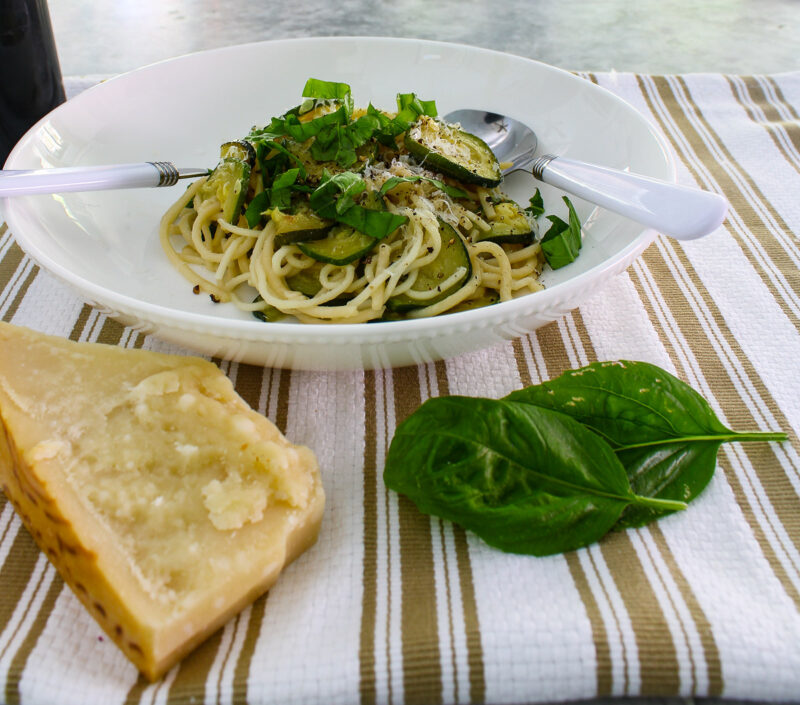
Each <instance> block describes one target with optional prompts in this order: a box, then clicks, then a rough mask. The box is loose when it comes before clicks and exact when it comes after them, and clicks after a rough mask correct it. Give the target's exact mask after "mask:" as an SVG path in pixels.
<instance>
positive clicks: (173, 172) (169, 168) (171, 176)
mask: <svg viewBox="0 0 800 705" xmlns="http://www.w3.org/2000/svg"><path fill="white" fill-rule="evenodd" d="M147 163H148V164H151V165H152V166H154V167H155V168H156V169H157V170H158V175H159V180H158V183H157V184H156V186H174V185H175V184H177V183H178V179H179V178H180V174H179V173H178V170H177V169H176V168H175V165H174V164H173V163H172V162H147Z"/></svg>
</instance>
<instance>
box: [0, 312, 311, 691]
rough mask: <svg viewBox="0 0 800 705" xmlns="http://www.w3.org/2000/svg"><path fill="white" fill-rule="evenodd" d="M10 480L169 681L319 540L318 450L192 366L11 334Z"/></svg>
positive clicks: (135, 649) (1, 333)
mask: <svg viewBox="0 0 800 705" xmlns="http://www.w3.org/2000/svg"><path fill="white" fill-rule="evenodd" d="M0 482H2V488H3V491H4V492H5V494H6V496H7V498H8V499H9V500H10V501H11V502H12V504H13V505H14V507H15V508H16V510H17V512H18V513H19V515H20V517H21V518H22V520H23V522H24V523H25V525H26V526H27V528H28V530H29V531H30V532H31V534H32V535H33V537H34V538H35V540H36V542H37V543H38V545H39V546H40V548H41V549H42V550H43V551H44V552H45V553H46V554H47V556H48V557H49V559H50V560H51V561H52V563H53V564H54V565H55V567H56V568H57V569H58V571H59V573H60V574H61V576H62V577H63V578H64V580H65V582H66V583H68V584H69V586H70V587H71V588H72V590H73V591H74V592H75V594H76V595H77V597H78V599H80V601H81V602H82V603H83V604H84V605H85V607H86V608H87V609H88V610H89V612H90V613H91V614H92V615H93V616H94V618H95V619H96V620H97V622H98V623H99V624H100V626H101V627H102V628H103V629H104V630H105V632H106V633H107V634H108V635H109V637H111V638H112V639H113V640H114V641H115V642H116V644H117V645H118V646H119V647H120V649H122V651H123V652H124V653H125V654H126V655H127V656H128V658H129V659H130V660H131V661H132V662H133V663H134V664H135V665H136V666H137V667H138V668H139V670H141V671H142V673H143V674H144V675H145V676H146V677H147V678H149V679H151V680H155V679H156V678H158V677H159V676H160V675H162V674H163V673H164V672H166V671H167V670H168V669H169V668H170V667H171V666H172V665H173V664H175V663H176V662H177V661H178V660H179V659H180V658H182V657H183V656H184V655H185V654H187V653H188V652H189V651H190V650H191V649H192V648H194V647H195V646H197V645H198V644H199V643H200V642H201V641H203V640H204V639H205V638H206V637H207V636H209V635H210V634H211V633H212V632H214V631H215V630H216V629H217V628H219V627H220V626H221V625H222V624H224V623H225V622H226V621H227V620H228V619H229V618H230V617H231V616H233V615H234V614H236V613H237V612H238V611H240V610H241V609H242V608H244V607H245V606H246V605H247V604H249V603H250V602H252V601H253V600H254V599H255V598H256V597H258V596H259V595H261V594H262V593H264V592H265V591H266V590H267V589H269V587H270V586H271V585H272V584H273V583H274V582H275V580H276V579H277V577H278V574H279V573H280V572H281V570H282V569H283V567H284V566H285V565H286V564H287V563H289V562H290V561H292V560H293V559H294V558H296V557H297V556H298V555H299V554H300V553H302V552H303V551H304V550H305V549H307V548H309V547H310V546H311V545H312V544H313V543H314V541H315V540H316V537H317V533H318V530H319V525H320V521H321V518H322V511H323V506H324V502H325V497H324V493H323V488H322V484H321V480H320V475H319V470H318V467H317V462H316V459H315V457H314V455H313V453H312V452H311V451H310V450H309V449H307V448H304V447H301V446H295V445H292V444H291V443H289V442H288V441H287V440H286V439H285V438H284V437H283V435H282V434H281V433H280V431H279V430H278V429H277V428H276V427H275V426H274V425H273V424H272V423H270V422H269V421H268V420H267V419H266V418H264V417H263V416H261V415H260V414H258V413H256V412H255V411H253V410H252V409H250V408H249V407H248V406H247V404H246V403H245V402H244V401H243V400H242V399H241V398H240V397H239V396H238V395H237V394H236V392H235V391H234V389H233V387H232V385H231V383H230V381H229V380H228V378H227V377H226V376H225V375H223V374H222V373H221V372H220V370H219V369H218V368H217V367H216V366H215V365H213V364H212V363H210V362H207V361H205V360H202V359H200V358H194V357H181V356H176V355H164V354H159V353H154V352H149V351H144V350H128V349H123V348H118V347H113V346H108V345H101V344H95V343H74V342H70V341H67V340H63V339H61V338H56V337H51V336H46V335H43V334H41V333H36V332H34V331H31V330H28V329H25V328H20V327H16V326H13V325H10V324H7V323H0Z"/></svg>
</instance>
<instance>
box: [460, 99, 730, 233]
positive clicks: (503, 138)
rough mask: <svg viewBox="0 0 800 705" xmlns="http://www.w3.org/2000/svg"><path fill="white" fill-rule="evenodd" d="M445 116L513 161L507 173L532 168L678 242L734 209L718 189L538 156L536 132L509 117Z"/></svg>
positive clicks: (474, 113)
mask: <svg viewBox="0 0 800 705" xmlns="http://www.w3.org/2000/svg"><path fill="white" fill-rule="evenodd" d="M444 119H445V120H446V121H447V122H458V123H461V128H462V129H463V130H464V131H465V132H470V133H472V134H473V135H476V136H477V137H480V138H481V139H482V140H483V141H484V142H486V144H488V145H489V147H491V148H492V151H493V152H494V153H495V155H496V156H497V159H498V161H500V163H501V164H502V163H510V164H511V166H509V167H508V168H506V169H504V170H503V173H509V172H512V171H517V170H519V169H525V168H526V167H530V169H531V172H532V173H533V175H534V176H535V177H536V178H537V179H539V180H540V181H543V182H544V183H546V184H550V185H551V186H555V187H556V188H560V189H562V190H563V191H567V192H568V193H571V194H574V195H575V196H579V197H580V198H583V199H585V200H587V201H589V202H591V203H595V204H597V205H598V206H602V207H603V208H607V209H608V210H610V211H614V212H615V213H619V214H620V215H623V216H625V217H626V218H630V219H631V220H635V221H636V222H637V223H641V224H642V225H647V226H648V227H651V228H654V229H655V230H657V231H658V232H660V233H663V234H664V235H669V236H670V237H673V238H676V239H677V240H693V239H695V238H698V237H703V235H707V234H708V233H710V232H713V231H714V230H716V229H717V228H718V227H719V226H720V224H721V223H722V221H723V220H725V215H726V213H727V212H728V202H727V201H726V200H725V199H724V198H723V197H722V196H720V195H718V194H716V193H711V192H709V191H702V190H700V189H695V188H689V187H687V186H680V185H678V184H674V183H670V182H667V181H661V180H659V179H653V178H650V177H648V176H640V175H637V174H631V173H629V172H626V171H619V170H616V169H609V168H607V167H602V166H596V165H593V164H587V163H585V162H579V161H575V160H572V159H565V158H563V157H558V156H555V155H553V154H544V155H541V156H539V157H536V156H535V152H536V146H537V142H538V140H537V138H536V134H535V133H534V132H533V130H531V129H530V128H529V127H527V126H526V125H523V124H522V123H520V122H519V121H517V120H514V119H512V118H509V117H506V116H505V115H499V114H497V113H490V112H486V111H484V110H456V111H455V112H452V113H448V114H447V115H446V116H445V118H444Z"/></svg>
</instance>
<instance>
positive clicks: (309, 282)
mask: <svg viewBox="0 0 800 705" xmlns="http://www.w3.org/2000/svg"><path fill="white" fill-rule="evenodd" d="M323 266H324V265H323V264H322V262H315V263H314V264H312V265H311V266H310V267H307V268H306V269H301V270H300V271H299V272H297V274H292V275H291V276H289V277H286V284H287V285H288V286H289V288H290V289H292V290H293V291H299V292H300V293H301V294H303V295H305V296H308V297H309V298H311V297H312V296H316V295H317V294H318V293H319V290H320V289H322V284H321V283H320V281H319V273H320V270H321V269H322V267H323Z"/></svg>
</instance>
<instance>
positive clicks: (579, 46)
mask: <svg viewBox="0 0 800 705" xmlns="http://www.w3.org/2000/svg"><path fill="white" fill-rule="evenodd" d="M49 6H50V14H51V17H52V22H53V28H54V32H55V37H56V44H57V45H58V52H59V56H60V59H61V65H62V70H63V72H64V74H65V75H75V74H92V73H100V74H105V73H120V72H122V71H129V70H131V69H134V68H137V67H139V66H142V65H144V64H148V63H151V62H153V61H159V60H161V59H166V58H170V57H173V56H177V55H180V54H185V53H188V52H193V51H201V50H204V49H211V48H214V47H220V46H227V45H231V44H240V43H244V42H254V41H262V40H267V39H283V38H288V37H306V36H327V35H337V36H345V35H356V36H393V37H413V38H419V39H438V40H441V41H449V42H462V43H465V44H472V45H476V46H481V47H485V48H488V49H497V50H500V51H507V52H510V53H512V54H519V55H521V56H526V57H529V58H532V59H538V60H540V61H544V62H546V63H548V64H553V65H555V66H559V67H561V68H565V69H570V70H576V71H610V70H612V69H614V70H617V71H633V72H637V73H650V74H666V73H688V72H705V71H708V72H715V73H739V74H741V73H744V74H752V73H776V72H780V71H790V70H793V69H796V68H798V67H800V60H799V59H798V52H797V38H798V37H800V3H799V2H797V1H796V0H704V1H703V2H696V1H695V0H670V1H669V2H663V0H638V2H630V0H577V1H572V2H563V1H562V0H503V2H497V1H496V0H466V1H465V0H437V1H436V2H425V1H424V0H413V1H408V0H407V1H406V2H386V1H385V0H338V1H337V2H329V1H328V0H302V2H296V3H288V4H285V6H282V7H281V8H280V12H276V11H275V9H274V5H273V4H271V3H264V4H261V3H253V2H243V1H242V0H231V1H230V2H225V3H220V2H217V1H216V0H138V1H136V2H134V1H132V0H126V1H124V2H114V3H97V2H93V0H49ZM89 38H91V41H89Z"/></svg>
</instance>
